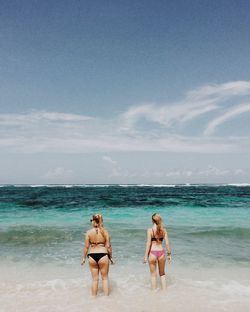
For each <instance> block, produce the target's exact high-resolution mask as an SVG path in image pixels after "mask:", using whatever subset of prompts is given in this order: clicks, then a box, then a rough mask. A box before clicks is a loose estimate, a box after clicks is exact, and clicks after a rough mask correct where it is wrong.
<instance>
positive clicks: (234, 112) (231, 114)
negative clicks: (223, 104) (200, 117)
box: [204, 104, 250, 135]
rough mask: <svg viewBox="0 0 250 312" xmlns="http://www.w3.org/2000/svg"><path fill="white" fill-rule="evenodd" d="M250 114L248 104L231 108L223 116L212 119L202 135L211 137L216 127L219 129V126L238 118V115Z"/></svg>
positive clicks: (249, 105)
mask: <svg viewBox="0 0 250 312" xmlns="http://www.w3.org/2000/svg"><path fill="white" fill-rule="evenodd" d="M247 112H250V104H243V105H240V106H238V107H235V108H232V109H230V110H228V111H227V112H226V113H224V114H223V115H221V116H219V117H217V118H215V119H213V120H212V121H210V122H209V124H208V125H207V127H206V129H205V131H204V134H205V135H211V134H213V133H214V131H215V130H216V128H217V127H219V126H220V125H221V124H223V123H225V122H227V121H228V120H231V119H234V118H236V117H238V116H239V115H241V114H243V113H247Z"/></svg>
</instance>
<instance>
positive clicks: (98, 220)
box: [92, 213, 106, 240]
mask: <svg viewBox="0 0 250 312" xmlns="http://www.w3.org/2000/svg"><path fill="white" fill-rule="evenodd" d="M92 220H93V221H95V223H96V226H97V227H98V228H99V229H100V232H101V234H102V236H103V237H104V238H105V240H106V234H105V228H104V226H103V217H102V215H101V214H99V213H97V214H95V215H93V217H92Z"/></svg>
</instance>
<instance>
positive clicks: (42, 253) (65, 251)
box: [0, 185, 250, 312]
mask: <svg viewBox="0 0 250 312" xmlns="http://www.w3.org/2000/svg"><path fill="white" fill-rule="evenodd" d="M154 212H158V213H160V214H161V215H162V217H163V219H164V222H165V226H166V227H167V230H168V234H169V240H170V244H171V248H172V255H173V257H172V263H171V264H170V265H169V264H167V265H166V273H167V285H168V289H167V292H166V293H163V292H161V291H160V290H159V289H158V292H156V293H152V292H151V291H150V286H149V285H150V282H149V270H148V266H147V265H144V264H142V259H143V255H144V248H145V243H146V229H147V228H149V227H151V226H152V225H151V215H152V214H153V213H154ZM95 213H102V214H103V216H104V223H105V226H106V227H107V229H108V230H109V232H110V234H111V237H112V246H113V253H114V258H115V265H114V266H111V267H110V274H109V280H110V285H111V294H110V297H109V298H108V300H105V298H104V297H103V292H102V289H101V288H100V291H99V297H98V298H97V300H95V301H94V302H93V299H91V297H90V295H89V293H90V287H91V276H90V272H89V269H88V264H87V263H86V264H85V265H84V266H83V267H81V266H80V257H81V253H82V247H83V239H84V233H85V232H86V230H88V229H89V227H90V225H91V224H90V221H89V220H90V218H91V216H92V215H93V214H95ZM0 247H1V249H0V250H1V252H0V276H1V279H0V302H1V308H0V310H1V312H16V311H19V312H33V311H44V312H45V311H46V312H47V311H62V312H66V311H71V312H80V311H81V312H82V311H89V312H97V311H103V312H115V311H120V312H130V311H135V312H142V311H143V312H149V311H150V312H151V311H154V310H162V307H165V306H167V308H168V310H169V311H173V312H174V311H176V312H191V311H192V312H200V311H205V312H206V311H208V312H210V311H213V312H216V311H218V312H222V311H227V312H234V311H237V312H243V311H244V312H245V311H248V310H249V309H250V252H249V250H250V186H244V187H243V186H229V185H228V186H226V185H225V186H216V185H213V186H206V185H191V186H185V185H176V186H173V185H172V186H135V185H133V186H128V185H127V186H119V185H111V186H109V185H106V186H104V185H102V186H98V185H96V186H91V185H88V186H87V185H81V186H80V185H78V186H71V185H65V186H55V185H54V186H51V185H47V186H25V185H22V186H20V185H18V186H1V187H0ZM158 285H159V284H158ZM104 300H105V301H104Z"/></svg>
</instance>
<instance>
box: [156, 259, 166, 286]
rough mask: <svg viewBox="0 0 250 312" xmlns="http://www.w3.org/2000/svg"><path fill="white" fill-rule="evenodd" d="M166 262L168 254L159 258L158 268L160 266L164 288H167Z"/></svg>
mask: <svg viewBox="0 0 250 312" xmlns="http://www.w3.org/2000/svg"><path fill="white" fill-rule="evenodd" d="M165 264H166V256H165V255H163V256H161V257H160V258H159V259H158V268H159V275H160V278H161V287H162V289H164V290H165V289H166V288H167V284H166V276H165Z"/></svg>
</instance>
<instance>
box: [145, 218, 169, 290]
mask: <svg viewBox="0 0 250 312" xmlns="http://www.w3.org/2000/svg"><path fill="white" fill-rule="evenodd" d="M152 223H153V226H152V228H150V229H148V230H147V243H146V249H145V255H144V261H143V262H144V263H146V262H148V264H149V270H150V276H151V288H152V290H155V289H156V287H157V266H158V273H159V276H160V280H161V287H162V289H163V290H165V289H166V287H167V285H166V275H165V264H166V259H167V260H168V263H169V264H170V262H171V249H170V244H169V239H168V233H167V230H166V228H164V227H163V225H162V219H161V217H160V215H158V214H154V215H153V216H152ZM157 230H158V231H159V230H161V231H160V236H159V233H158V232H157ZM152 238H153V239H155V241H152ZM162 240H164V241H165V247H166V251H167V256H166V255H165V253H164V254H162V255H161V256H160V257H156V256H155V255H154V254H153V253H152V251H153V252H156V253H157V252H160V253H163V251H164V250H165V249H164V245H163V241H162Z"/></svg>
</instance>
